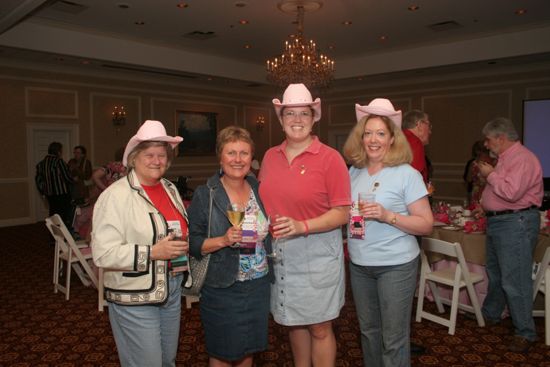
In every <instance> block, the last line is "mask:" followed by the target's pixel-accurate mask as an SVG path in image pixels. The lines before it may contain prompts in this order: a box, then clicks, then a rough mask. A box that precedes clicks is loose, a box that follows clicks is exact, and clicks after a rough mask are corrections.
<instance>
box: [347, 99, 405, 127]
mask: <svg viewBox="0 0 550 367" xmlns="http://www.w3.org/2000/svg"><path fill="white" fill-rule="evenodd" d="M355 115H356V116H357V121H359V120H361V119H362V118H363V117H365V116H369V115H378V116H387V117H389V118H390V119H391V120H392V121H393V123H394V124H395V126H397V127H398V128H401V110H399V111H396V110H395V108H394V107H393V105H392V104H391V102H390V100H389V99H386V98H375V99H373V100H372V101H371V102H370V103H369V104H368V105H366V106H361V105H359V104H357V103H356V104H355Z"/></svg>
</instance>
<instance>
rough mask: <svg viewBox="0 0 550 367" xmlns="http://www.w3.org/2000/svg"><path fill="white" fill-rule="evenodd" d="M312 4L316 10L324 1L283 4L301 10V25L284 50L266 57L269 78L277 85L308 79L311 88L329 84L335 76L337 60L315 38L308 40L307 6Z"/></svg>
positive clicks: (299, 21)
mask: <svg viewBox="0 0 550 367" xmlns="http://www.w3.org/2000/svg"><path fill="white" fill-rule="evenodd" d="M310 5H313V7H314V10H316V9H318V8H319V7H320V6H321V3H320V2H317V1H309V2H308V1H287V2H283V3H280V4H279V8H280V9H281V10H282V11H286V12H288V11H293V12H297V13H298V16H297V24H298V27H297V28H298V29H297V33H296V34H293V35H290V36H289V39H288V40H287V41H285V46H284V50H283V53H282V54H281V55H280V56H278V57H275V58H273V59H271V60H267V61H266V64H267V65H266V67H267V80H268V81H269V82H271V83H273V84H275V85H277V86H280V87H286V86H287V85H289V84H292V83H304V84H305V85H306V86H307V87H309V88H315V87H327V86H328V85H329V83H330V82H331V81H332V79H333V77H334V76H333V75H334V61H333V60H331V59H329V58H328V57H327V56H326V55H323V54H321V52H320V50H319V49H318V48H317V45H316V44H315V42H314V41H313V40H309V41H305V40H304V13H305V9H306V8H305V7H306V6H310ZM308 10H310V8H308Z"/></svg>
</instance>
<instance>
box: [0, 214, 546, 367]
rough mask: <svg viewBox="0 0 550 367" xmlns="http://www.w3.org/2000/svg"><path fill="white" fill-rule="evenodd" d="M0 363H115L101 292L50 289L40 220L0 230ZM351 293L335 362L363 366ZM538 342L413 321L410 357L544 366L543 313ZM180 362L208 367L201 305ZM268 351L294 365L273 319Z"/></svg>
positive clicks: (49, 252)
mask: <svg viewBox="0 0 550 367" xmlns="http://www.w3.org/2000/svg"><path fill="white" fill-rule="evenodd" d="M0 261H1V263H0V264H1V266H0V280H1V281H2V288H3V289H2V293H1V302H0V366H6V367H8V366H10V367H16V366H17V367H24V366H33V367H34V366H66V367H69V366H83V367H85V366H118V365H119V364H118V357H117V353H116V348H115V343H114V340H113V337H112V334H111V329H110V326H109V320H108V316H107V312H103V313H99V312H98V311H97V308H96V303H97V293H96V292H95V289H93V288H87V287H84V286H83V285H82V284H81V283H80V281H79V279H78V278H77V277H76V276H74V277H73V282H72V285H71V298H70V300H69V301H65V299H64V296H63V295H62V294H54V293H53V285H52V266H53V245H52V243H51V239H50V238H49V234H48V232H47V230H46V228H45V226H44V225H43V224H35V225H25V226H17V227H7V228H0ZM350 295H351V294H350V292H348V300H347V303H346V305H345V307H344V309H343V310H342V313H341V317H340V318H339V319H338V320H336V322H335V331H336V335H337V340H338V359H337V366H362V359H361V347H360V342H359V329H358V326H357V322H356V318H355V311H354V306H353V303H352V301H351V299H350ZM535 320H536V323H537V331H538V335H539V337H540V341H539V342H538V343H537V344H536V345H535V347H533V348H531V350H530V351H529V353H527V354H519V353H512V352H509V351H508V350H507V348H506V345H507V338H509V337H510V336H511V335H512V328H511V323H510V321H509V320H505V321H504V322H503V323H502V324H501V325H499V326H492V327H486V328H479V327H477V325H476V323H475V322H474V321H471V320H468V319H465V318H464V317H462V316H459V320H458V326H457V331H456V334H455V335H454V336H451V335H448V334H447V331H446V328H444V327H443V326H440V325H437V324H435V323H432V322H429V321H423V322H422V323H415V322H413V325H412V327H413V333H412V339H413V341H414V342H416V343H419V344H422V345H424V346H426V347H427V353H426V354H424V355H422V356H418V357H413V360H412V365H413V366H456V367H458V366H498V367H508V366H522V367H529V366H533V367H535V366H547V367H550V347H547V346H545V345H544V325H543V319H542V318H536V319H535ZM181 323H182V324H181V335H180V347H179V352H178V357H177V365H178V366H197V367H199V366H207V363H208V356H207V355H206V353H205V350H204V344H203V335H202V328H201V323H200V315H199V311H198V307H197V304H194V305H193V307H192V308H191V309H190V310H187V309H186V310H184V312H183V315H182V321H181ZM269 337H270V348H269V350H268V351H266V352H264V353H261V354H259V355H258V356H257V357H256V366H265V367H275V366H289V367H290V366H292V356H291V352H290V346H289V343H288V338H287V335H286V331H285V330H284V328H281V327H280V326H278V325H276V324H275V323H271V325H270V330H269Z"/></svg>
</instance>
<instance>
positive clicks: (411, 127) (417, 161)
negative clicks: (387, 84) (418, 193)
mask: <svg viewBox="0 0 550 367" xmlns="http://www.w3.org/2000/svg"><path fill="white" fill-rule="evenodd" d="M403 133H404V134H405V137H406V138H407V141H408V142H409V145H410V146H411V150H412V153H413V160H412V162H411V166H413V168H414V169H416V170H417V171H418V172H420V174H421V175H422V178H423V179H424V183H425V184H426V186H428V182H429V167H428V164H427V162H426V152H425V149H424V146H426V145H428V144H429V143H430V135H431V134H432V124H431V122H430V118H429V116H428V114H427V113H426V112H424V111H420V110H411V111H409V112H407V113H406V114H405V115H404V116H403Z"/></svg>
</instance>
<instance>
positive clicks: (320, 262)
mask: <svg viewBox="0 0 550 367" xmlns="http://www.w3.org/2000/svg"><path fill="white" fill-rule="evenodd" d="M273 105H274V107H275V112H276V113H277V117H278V118H279V121H280V123H281V125H282V128H283V131H284V133H285V136H286V139H285V141H284V142H283V143H282V144H281V145H278V146H276V147H273V148H271V149H269V150H268V151H267V152H266V154H265V156H264V159H263V162H262V168H261V170H260V175H259V179H260V182H261V184H260V196H261V198H262V201H263V203H264V206H265V207H266V211H267V213H268V214H269V216H270V221H271V225H272V226H274V233H273V236H274V237H275V239H276V241H275V242H276V244H275V248H274V251H275V255H274V265H275V284H274V285H273V286H272V287H271V313H272V314H273V317H274V319H275V321H276V322H277V323H279V324H282V325H285V326H288V327H289V336H290V344H291V347H292V354H293V357H294V365H295V366H297V367H302V366H311V365H312V364H313V365H314V366H334V364H335V360H336V339H335V337H334V333H333V330H332V320H334V319H335V318H337V317H338V315H339V314H340V309H341V308H342V306H343V305H344V290H345V285H344V279H345V276H344V253H343V247H342V232H341V229H340V228H341V226H342V225H343V224H345V223H346V222H347V220H348V212H349V205H350V203H351V197H350V183H349V176H348V173H347V168H346V165H345V162H344V160H343V158H342V157H341V155H340V154H339V153H338V152H337V151H336V150H334V149H332V148H330V147H328V146H327V145H325V144H322V143H321V142H320V141H319V139H318V138H317V137H316V136H314V135H312V128H313V124H314V123H315V122H317V121H319V119H320V118H321V100H320V99H319V98H317V99H316V100H315V101H313V99H312V97H311V93H310V92H309V90H308V89H307V88H306V87H305V86H304V85H303V84H291V85H289V86H288V88H287V89H286V91H285V93H284V95H283V101H282V102H280V101H279V100H278V99H274V100H273Z"/></svg>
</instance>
